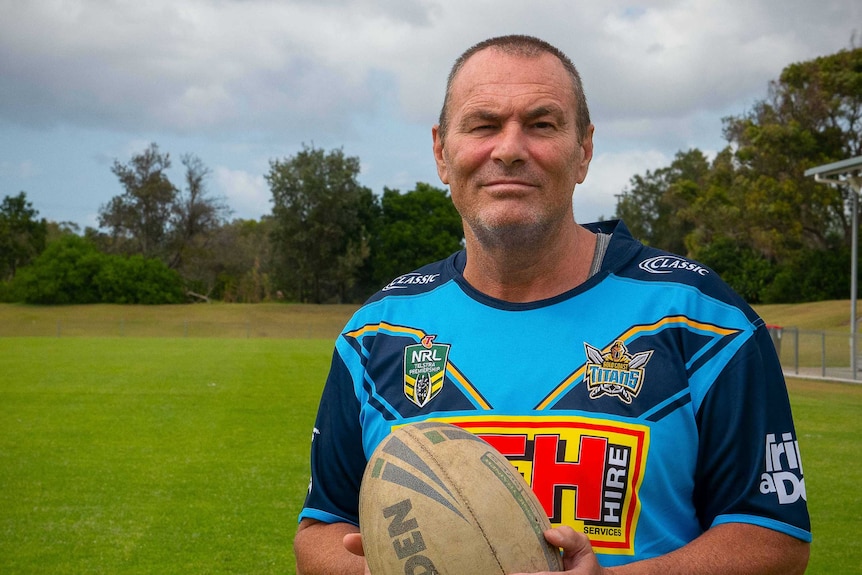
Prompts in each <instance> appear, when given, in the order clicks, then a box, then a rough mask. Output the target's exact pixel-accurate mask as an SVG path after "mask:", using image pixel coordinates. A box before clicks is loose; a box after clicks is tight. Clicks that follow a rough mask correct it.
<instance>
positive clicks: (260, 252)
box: [203, 216, 278, 303]
mask: <svg viewBox="0 0 862 575" xmlns="http://www.w3.org/2000/svg"><path fill="white" fill-rule="evenodd" d="M273 228H274V223H273V219H272V217H267V216H265V217H263V218H261V219H260V221H257V220H242V219H238V220H234V221H232V222H230V223H228V224H224V225H223V226H221V227H220V228H219V229H218V230H216V232H215V233H214V234H213V236H212V248H213V250H214V251H215V252H216V253H218V254H219V257H218V258H214V259H212V260H210V265H211V267H210V268H209V276H210V277H212V278H213V283H212V285H210V286H207V291H205V292H203V293H206V294H207V295H210V296H211V297H216V298H220V299H223V300H224V301H228V302H243V303H259V302H261V301H266V300H272V299H277V297H278V296H277V293H276V290H275V288H274V286H273V280H272V268H271V266H272V241H271V236H272V232H273Z"/></svg>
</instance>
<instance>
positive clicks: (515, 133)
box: [492, 122, 527, 166]
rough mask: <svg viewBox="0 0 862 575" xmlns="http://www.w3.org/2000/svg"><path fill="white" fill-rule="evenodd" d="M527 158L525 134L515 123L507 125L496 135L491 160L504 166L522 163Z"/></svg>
mask: <svg viewBox="0 0 862 575" xmlns="http://www.w3.org/2000/svg"><path fill="white" fill-rule="evenodd" d="M526 158H527V147H526V134H524V130H523V129H522V127H521V126H520V125H519V124H517V123H514V122H512V123H507V124H504V125H503V126H502V128H501V129H500V132H499V133H498V134H497V138H496V142H495V145H494V150H493V152H492V159H494V160H495V161H498V162H501V163H503V164H504V165H506V166H511V165H514V164H516V163H518V162H523V161H524V160H526Z"/></svg>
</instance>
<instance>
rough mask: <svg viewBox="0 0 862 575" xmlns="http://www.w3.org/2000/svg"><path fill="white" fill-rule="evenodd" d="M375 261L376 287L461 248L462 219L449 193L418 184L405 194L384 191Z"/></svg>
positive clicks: (375, 244) (377, 231) (388, 190)
mask: <svg viewBox="0 0 862 575" xmlns="http://www.w3.org/2000/svg"><path fill="white" fill-rule="evenodd" d="M380 205H381V220H380V223H379V226H378V227H377V228H376V233H375V234H374V241H373V244H372V246H373V249H372V261H373V267H374V274H373V275H374V279H375V281H376V282H377V286H378V287H379V286H382V285H383V284H384V283H386V282H388V281H390V280H392V279H393V278H395V277H397V276H399V275H401V274H404V273H407V272H409V271H412V270H414V269H417V268H419V267H420V266H422V265H424V264H427V263H430V262H433V261H437V260H439V259H443V258H445V257H446V256H448V255H450V254H452V253H453V252H455V251H457V250H459V249H461V247H462V242H463V240H464V228H463V225H462V223H461V216H460V215H458V211H457V210H456V209H455V206H454V205H453V204H452V200H451V199H450V198H449V193H448V192H447V191H446V190H442V189H440V188H435V187H433V186H431V185H430V184H426V183H422V182H417V184H416V187H415V188H414V189H413V190H411V191H409V192H407V193H405V194H402V193H400V192H399V191H398V190H392V189H389V188H384V190H383V197H382V199H381V202H380Z"/></svg>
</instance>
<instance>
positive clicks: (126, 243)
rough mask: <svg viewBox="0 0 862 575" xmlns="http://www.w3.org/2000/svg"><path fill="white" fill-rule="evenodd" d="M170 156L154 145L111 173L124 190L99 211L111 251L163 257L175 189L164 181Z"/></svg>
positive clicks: (116, 167)
mask: <svg viewBox="0 0 862 575" xmlns="http://www.w3.org/2000/svg"><path fill="white" fill-rule="evenodd" d="M170 167H171V159H170V154H167V153H165V154H162V153H161V152H160V151H159V147H158V146H157V145H156V144H150V147H149V148H147V149H146V150H144V151H143V152H142V153H141V154H138V155H136V156H133V157H132V159H131V161H129V163H128V164H121V163H120V162H119V161H117V160H115V161H114V166H113V168H111V171H112V172H114V175H116V176H117V178H119V180H120V183H121V184H122V185H123V188H124V189H125V191H124V192H123V193H122V194H121V195H119V196H114V197H113V198H112V199H111V201H110V202H109V203H108V204H107V205H104V206H102V208H101V209H100V210H99V226H100V227H103V228H108V229H110V230H111V238H112V245H113V247H114V251H116V252H118V253H127V254H141V255H143V256H144V257H159V258H163V259H164V258H166V257H167V256H168V254H167V244H168V237H169V235H170V233H169V226H170V223H171V217H172V215H173V211H174V210H173V205H174V202H175V200H176V197H177V188H176V187H175V186H174V185H173V184H172V183H171V181H170V179H168V175H167V173H166V172H167V170H168V169H169V168H170Z"/></svg>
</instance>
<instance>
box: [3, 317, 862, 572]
mask: <svg viewBox="0 0 862 575" xmlns="http://www.w3.org/2000/svg"><path fill="white" fill-rule="evenodd" d="M767 307H768V308H769V309H766V310H765V311H764V310H763V309H758V311H759V312H760V313H762V314H763V315H764V317H765V318H766V319H767V321H769V322H770V323H780V324H783V325H794V323H792V321H788V319H789V320H792V318H793V309H792V307H791V308H788V307H781V308H780V309H779V308H777V307H771V306H767ZM814 307H815V308H816V309H814V310H813V311H812V310H811V309H810V308H809V307H807V306H805V307H802V308H800V310H799V311H800V317H802V318H803V319H804V321H806V322H809V323H810V324H811V325H807V326H806V329H814V328H818V327H820V326H817V325H816V322H815V321H814V318H816V317H817V316H819V317H821V318H826V319H825V320H824V321H828V322H836V323H840V321H841V320H840V319H839V316H840V315H841V314H843V313H844V311H845V310H849V306H848V305H847V302H834V303H829V302H827V304H820V306H814ZM833 308H834V309H833ZM351 310H352V308H350V307H349V306H343V307H337V308H335V307H322V308H317V307H315V306H289V305H272V306H261V307H256V306H228V305H222V304H219V305H211V306H207V305H196V306H175V307H170V306H169V307H166V308H150V307H122V306H80V307H79V306H75V307H63V308H41V307H31V306H15V305H11V306H10V305H0V330H6V331H7V332H11V333H12V334H20V333H22V330H23V329H24V327H26V326H31V327H32V326H33V325H34V324H45V325H48V326H51V325H52V324H54V323H56V321H58V320H59V321H61V322H68V325H76V326H78V327H77V328H76V329H77V330H78V331H77V332H75V333H76V334H77V335H79V336H80V337H65V336H66V335H74V334H71V333H68V332H67V333H62V332H61V335H63V337H60V338H57V337H0V573H3V574H7V573H9V574H16V573H39V574H66V573H68V574H79V573H105V574H108V573H110V574H134V573H142V574H143V573H147V574H150V573H159V574H172V573H177V574H188V573H208V574H210V573H211V574H220V573H263V574H266V573H292V572H293V570H294V567H293V565H294V563H293V561H294V560H293V553H292V547H291V545H292V540H293V535H294V532H295V528H296V515H297V513H298V511H299V508H300V506H301V504H302V499H303V495H304V492H305V488H306V485H307V481H308V463H307V454H308V447H309V441H310V430H311V426H312V424H313V420H314V415H315V411H316V406H317V400H318V398H319V395H320V391H321V387H322V384H323V380H324V378H325V375H326V372H327V369H328V367H329V358H330V354H331V346H332V338H333V337H334V334H335V333H337V332H338V330H339V328H340V326H341V325H342V324H343V323H344V321H345V320H346V318H347V315H348V314H349V313H350V311H351ZM830 310H832V311H830ZM839 312H840V313H839ZM778 316H780V317H778ZM123 318H124V319H125V322H126V324H125V325H126V326H127V327H128V326H130V325H136V326H137V328H136V329H138V330H139V332H142V333H145V334H148V335H159V334H163V333H164V330H165V329H166V328H165V326H168V327H170V328H171V329H173V327H172V326H175V325H176V320H177V318H185V319H183V321H188V322H189V324H190V325H196V324H197V323H199V324H201V325H203V326H206V329H202V331H203V332H204V333H203V334H202V335H206V336H208V337H192V336H188V337H183V336H184V335H186V334H183V335H181V336H179V337H131V334H129V332H128V331H127V332H126V334H124V335H123V336H122V337H117V334H114V335H112V336H109V337H92V334H93V333H95V334H96V335H102V334H103V333H104V332H103V330H104V329H105V328H104V326H105V325H106V324H110V325H116V324H117V323H118V322H120V325H122V319H123ZM88 320H89V321H90V322H91V326H90V328H87V321H88ZM845 321H846V320H845ZM134 322H137V323H134ZM171 322H174V323H171ZM222 323H223V324H224V325H227V326H228V328H229V329H228V330H227V331H230V329H233V328H232V327H230V326H234V325H235V324H240V325H245V326H246V327H245V328H244V329H243V331H242V333H241V334H240V335H239V336H234V337H216V336H219V335H223V334H224V330H220V329H219V326H220V325H221V324H222ZM22 326H23V327H22ZM285 326H287V327H285ZM834 327H837V326H832V325H825V326H822V328H823V329H832V328H834ZM845 328H846V325H845ZM246 330H248V333H246ZM48 332H49V333H47V334H46V335H54V334H52V333H50V332H51V330H50V329H49V330H48ZM330 332H334V333H333V335H332V336H331V337H330V336H329V335H328V334H329V333H330ZM286 333H287V334H295V335H293V336H290V335H287V336H285V335H283V334H286ZM303 333H306V334H307V333H313V334H317V333H320V334H324V335H320V336H319V337H318V338H316V339H307V338H304V337H302V334H303ZM268 334H280V335H279V337H278V338H275V337H269V338H267V337H262V335H268ZM285 337H288V338H289V337H293V339H285ZM789 389H790V395H791V401H792V402H793V408H794V413H795V416H796V422H797V428H798V431H799V436H800V437H799V441H800V444H801V447H802V450H803V457H804V464H805V475H806V485H807V491H808V501H809V507H810V509H811V515H812V524H813V529H814V543H813V545H812V557H811V563H810V566H809V569H808V571H807V573H808V574H809V575H818V574H822V575H826V574H830V575H831V574H836V573H862V546H860V545H859V544H858V540H859V539H860V537H862V501H860V499H862V491H860V489H859V485H862V465H860V464H859V463H858V462H859V461H862V442H860V440H859V438H860V437H862V386H859V385H841V384H834V383H824V382H810V381H803V380H790V381H789Z"/></svg>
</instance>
